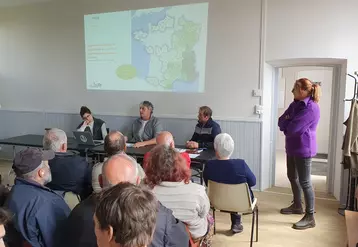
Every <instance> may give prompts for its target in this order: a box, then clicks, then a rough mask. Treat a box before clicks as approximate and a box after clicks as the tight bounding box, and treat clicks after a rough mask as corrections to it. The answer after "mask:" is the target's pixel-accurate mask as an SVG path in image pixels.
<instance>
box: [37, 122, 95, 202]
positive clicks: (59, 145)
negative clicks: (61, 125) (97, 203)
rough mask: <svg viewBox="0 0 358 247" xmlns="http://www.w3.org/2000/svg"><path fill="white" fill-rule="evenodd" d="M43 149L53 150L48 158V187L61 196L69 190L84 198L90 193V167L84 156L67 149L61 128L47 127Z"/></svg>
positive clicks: (64, 134) (65, 137) (64, 135)
mask: <svg viewBox="0 0 358 247" xmlns="http://www.w3.org/2000/svg"><path fill="white" fill-rule="evenodd" d="M43 147H44V149H45V150H52V151H54V152H55V154H56V155H55V158H54V159H52V160H50V161H49V162H48V163H49V166H50V168H51V174H52V181H51V182H50V183H48V184H47V187H49V188H50V189H52V190H54V191H56V192H60V193H61V194H62V195H63V196H64V194H65V193H66V192H68V191H71V192H73V193H75V194H77V195H79V196H80V197H81V198H82V199H85V198H86V197H88V196H89V195H90V194H91V193H92V185H91V173H92V169H91V167H90V166H89V164H88V163H87V161H86V159H85V158H84V157H81V156H79V155H76V154H74V153H72V152H69V151H67V136H66V133H65V132H64V131H63V130H60V129H56V128H53V129H49V130H48V131H46V133H45V136H44V139H43Z"/></svg>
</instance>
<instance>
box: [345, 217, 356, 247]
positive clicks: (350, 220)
mask: <svg viewBox="0 0 358 247" xmlns="http://www.w3.org/2000/svg"><path fill="white" fill-rule="evenodd" d="M344 213H345V218H346V227H347V238H348V246H349V247H356V245H357V244H358V234H357V228H358V212H355V211H348V210H346V211H345V212H344Z"/></svg>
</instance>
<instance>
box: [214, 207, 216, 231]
mask: <svg viewBox="0 0 358 247" xmlns="http://www.w3.org/2000/svg"><path fill="white" fill-rule="evenodd" d="M213 218H214V235H215V234H216V219H215V208H213Z"/></svg>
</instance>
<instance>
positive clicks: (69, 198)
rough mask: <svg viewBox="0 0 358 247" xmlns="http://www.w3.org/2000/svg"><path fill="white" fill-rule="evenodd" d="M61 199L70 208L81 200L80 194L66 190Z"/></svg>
mask: <svg viewBox="0 0 358 247" xmlns="http://www.w3.org/2000/svg"><path fill="white" fill-rule="evenodd" d="M63 199H64V200H65V202H66V203H67V205H68V206H69V208H70V209H71V210H72V209H73V208H74V207H76V205H77V204H78V203H80V201H81V198H80V196H79V195H77V194H75V193H73V192H71V191H66V192H65V195H64V197H63Z"/></svg>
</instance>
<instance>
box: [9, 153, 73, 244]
mask: <svg viewBox="0 0 358 247" xmlns="http://www.w3.org/2000/svg"><path fill="white" fill-rule="evenodd" d="M54 157H55V153H54V152H53V151H42V150H40V149H37V148H27V149H24V150H22V151H20V152H19V153H17V154H16V156H15V158H14V162H13V166H12V168H13V170H14V171H15V174H16V179H15V185H14V186H13V187H12V189H11V192H10V194H9V197H8V199H7V201H6V203H5V207H7V208H8V209H9V210H10V212H11V213H13V215H14V216H13V218H12V227H9V228H6V231H7V233H8V234H7V236H6V241H5V242H6V243H8V244H9V246H22V244H23V241H24V242H27V243H28V244H29V245H30V246H46V247H52V246H54V245H55V243H56V242H57V240H58V238H57V237H58V235H57V234H58V232H59V231H58V229H60V227H61V224H62V223H63V222H64V221H65V220H66V218H67V216H68V215H69V214H70V208H69V207H68V206H67V204H66V202H65V201H64V200H63V198H62V197H61V196H60V195H58V194H57V193H55V192H53V191H52V190H50V189H49V188H47V187H45V184H47V183H49V182H51V171H50V167H49V165H48V161H49V160H51V159H53V158H54ZM10 233H11V234H10Z"/></svg>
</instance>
